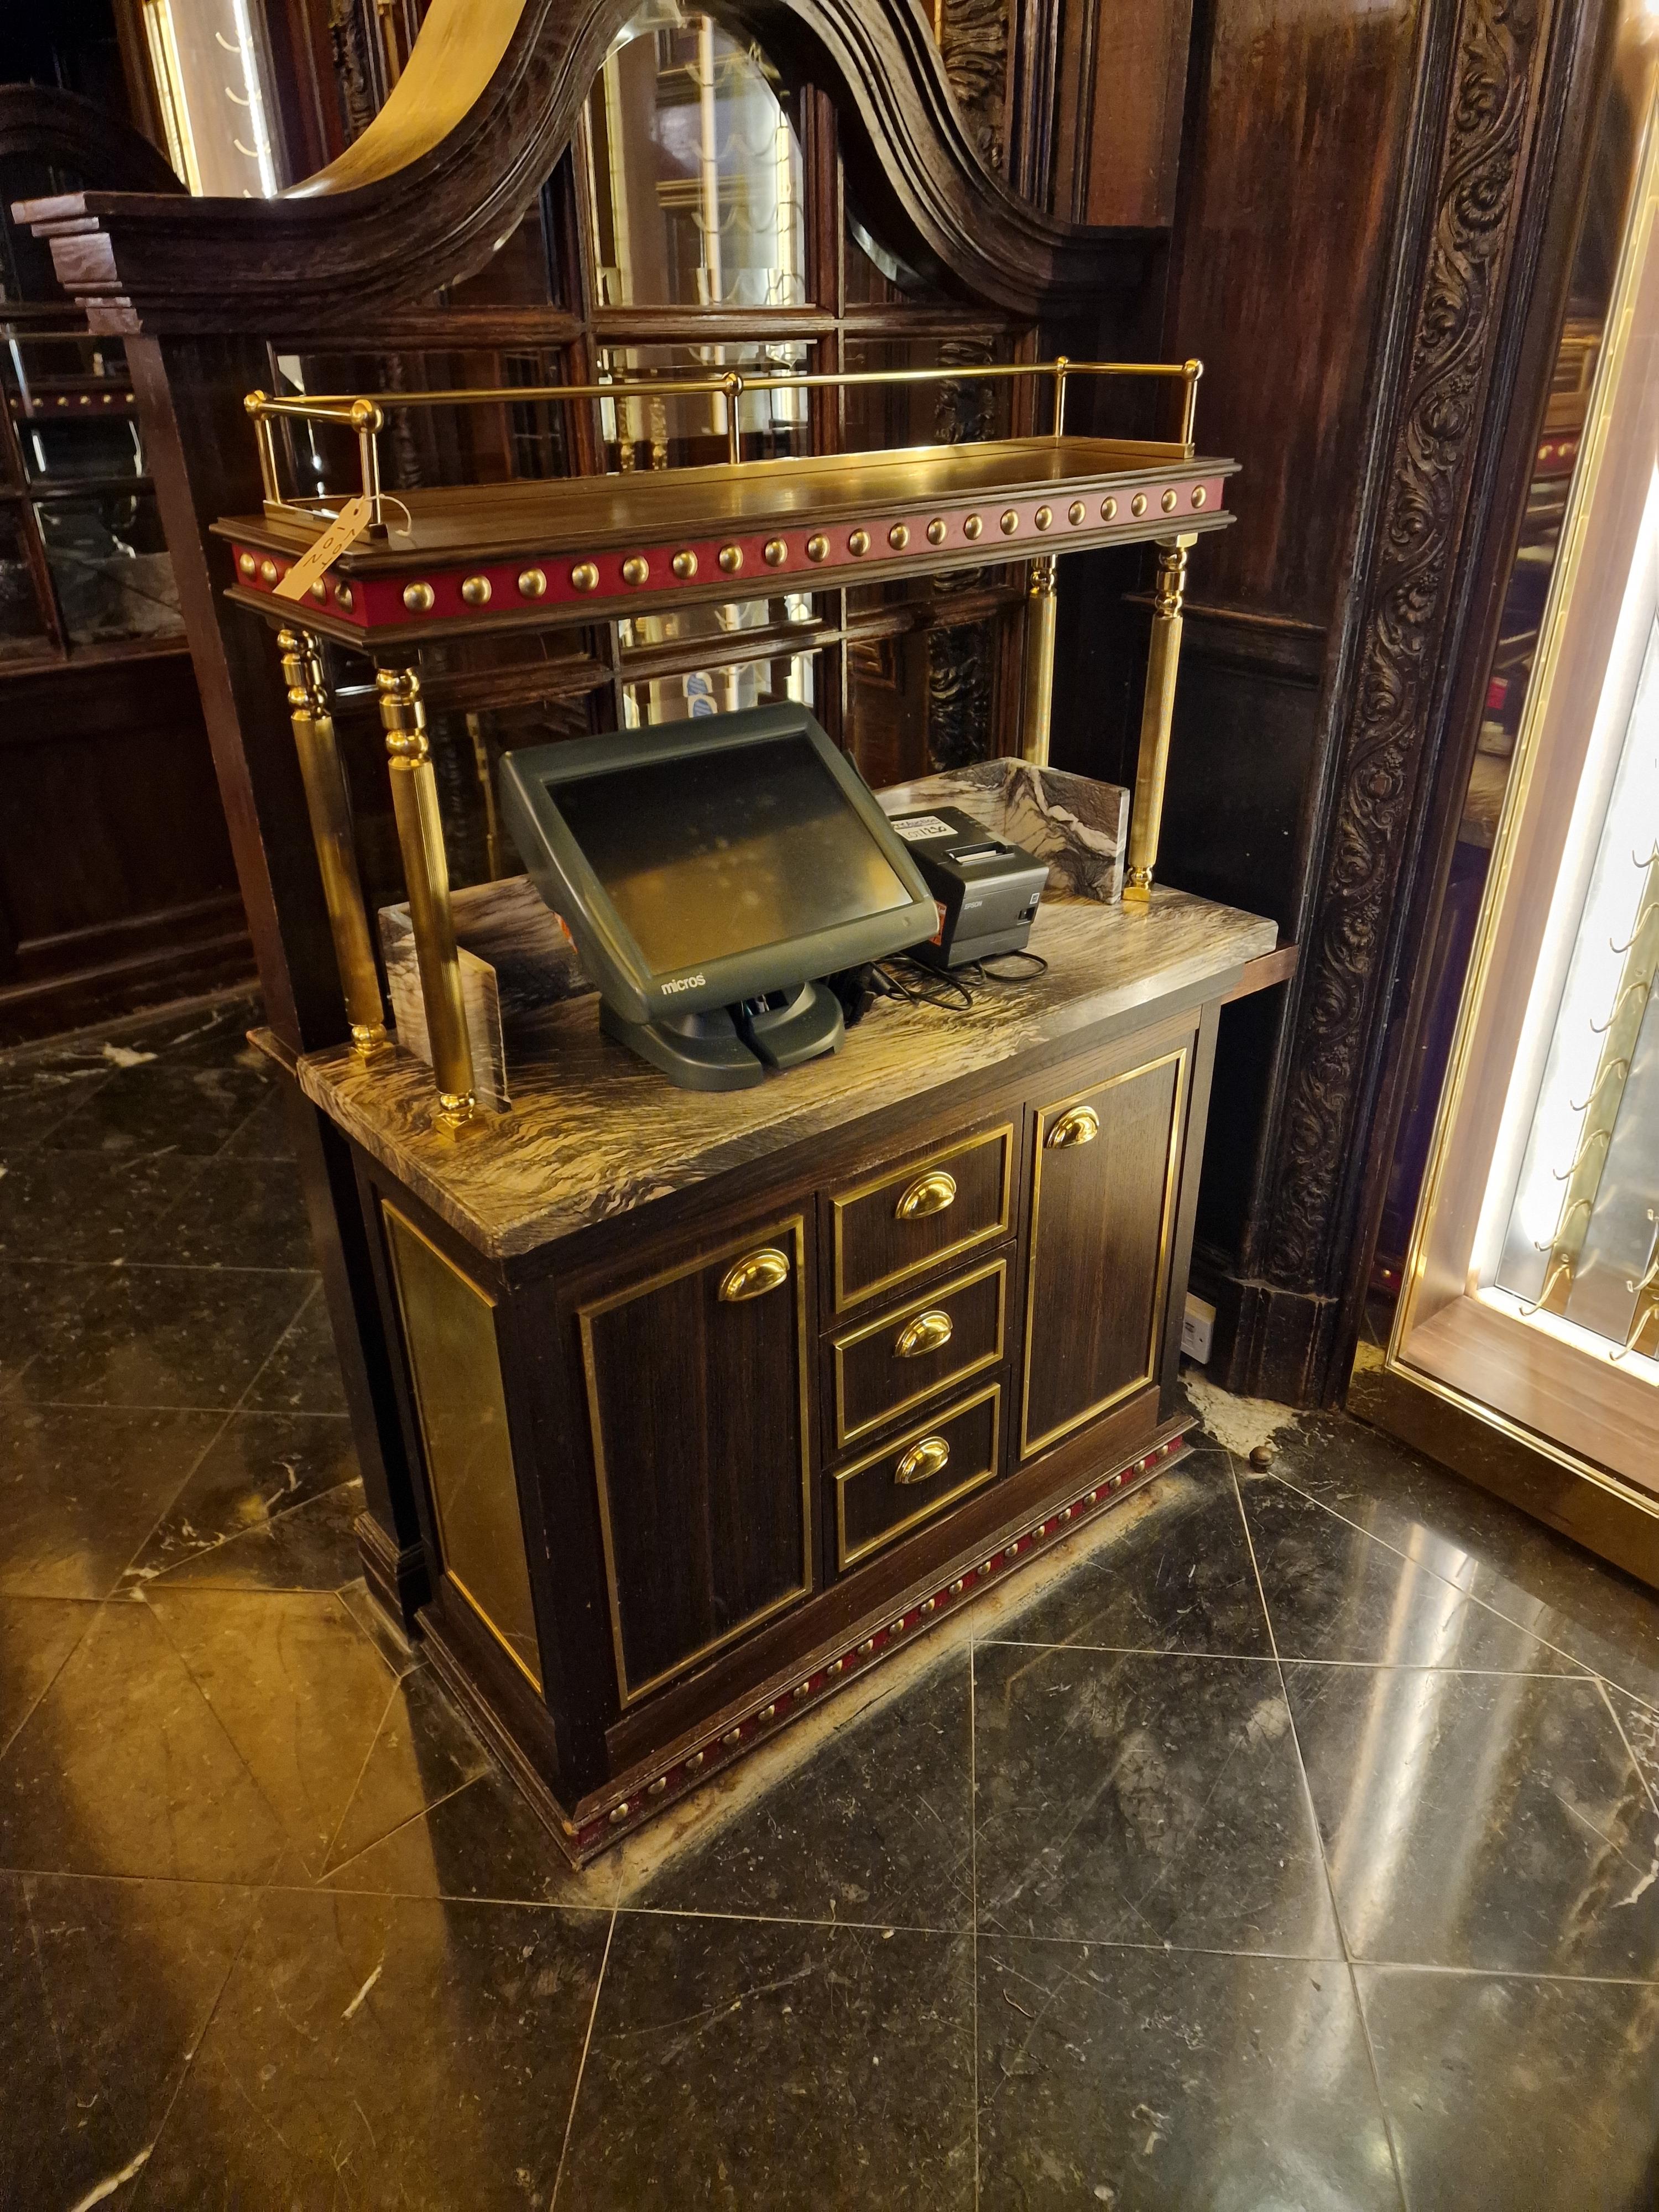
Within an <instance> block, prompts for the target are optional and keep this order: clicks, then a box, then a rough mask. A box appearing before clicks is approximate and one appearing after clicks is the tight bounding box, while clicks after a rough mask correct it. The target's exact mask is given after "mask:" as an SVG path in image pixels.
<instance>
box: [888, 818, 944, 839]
mask: <svg viewBox="0 0 1659 2212" xmlns="http://www.w3.org/2000/svg"><path fill="white" fill-rule="evenodd" d="M890 828H891V829H893V830H894V831H895V832H896V834H897V835H898V836H901V837H902V838H903V840H904V842H905V843H906V844H907V845H925V844H926V843H927V840H928V839H929V838H930V837H951V836H955V834H956V825H955V824H954V823H950V822H941V821H940V820H939V817H938V815H937V814H912V815H909V816H908V817H906V818H905V819H903V820H902V821H899V822H895V823H890Z"/></svg>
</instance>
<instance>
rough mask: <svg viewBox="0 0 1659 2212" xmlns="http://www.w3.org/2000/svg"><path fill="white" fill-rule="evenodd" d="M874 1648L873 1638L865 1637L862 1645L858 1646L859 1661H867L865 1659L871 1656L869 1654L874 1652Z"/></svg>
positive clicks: (874, 1640) (874, 1641)
mask: <svg viewBox="0 0 1659 2212" xmlns="http://www.w3.org/2000/svg"><path fill="white" fill-rule="evenodd" d="M875 1648H876V1639H875V1638H874V1637H873V1636H866V1638H865V1639H864V1641H863V1643H862V1644H860V1646H859V1657H860V1659H867V1658H868V1657H869V1656H870V1654H871V1653H872V1651H873V1650H875Z"/></svg>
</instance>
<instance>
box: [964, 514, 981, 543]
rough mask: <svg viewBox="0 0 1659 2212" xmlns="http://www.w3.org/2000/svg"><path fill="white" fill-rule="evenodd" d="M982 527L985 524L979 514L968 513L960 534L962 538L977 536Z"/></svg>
mask: <svg viewBox="0 0 1659 2212" xmlns="http://www.w3.org/2000/svg"><path fill="white" fill-rule="evenodd" d="M984 527H985V524H984V522H983V520H981V517H980V516H979V515H977V514H970V515H969V518H968V520H967V521H966V522H964V523H963V526H962V534H963V537H964V538H977V537H978V536H979V533H980V532H981V530H983V529H984Z"/></svg>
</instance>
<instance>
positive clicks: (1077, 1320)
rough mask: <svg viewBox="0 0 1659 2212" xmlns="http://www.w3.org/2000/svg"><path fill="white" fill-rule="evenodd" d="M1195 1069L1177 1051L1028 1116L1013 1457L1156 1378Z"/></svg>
mask: <svg viewBox="0 0 1659 2212" xmlns="http://www.w3.org/2000/svg"><path fill="white" fill-rule="evenodd" d="M1190 1059H1191V1050H1190V1047H1189V1046H1188V1045H1187V1044H1184V1043H1183V1044H1182V1045H1179V1046H1177V1047H1176V1048H1174V1049H1172V1050H1170V1051H1167V1052H1161V1053H1158V1054H1156V1055H1155V1056H1154V1057H1152V1058H1151V1059H1149V1060H1146V1061H1145V1062H1143V1063H1142V1064H1141V1065H1140V1066H1138V1067H1130V1068H1126V1069H1125V1070H1123V1071H1122V1072H1121V1073H1119V1074H1115V1075H1111V1076H1108V1077H1106V1078H1105V1079H1103V1080H1102V1081H1101V1082H1099V1083H1097V1084H1094V1085H1091V1087H1090V1088H1089V1089H1088V1090H1086V1091H1076V1092H1073V1094H1072V1095H1071V1096H1069V1097H1061V1098H1056V1099H1054V1100H1053V1101H1052V1102H1051V1103H1048V1104H1047V1105H1045V1106H1043V1107H1042V1108H1041V1109H1039V1111H1038V1113H1037V1117H1036V1146H1035V1147H1034V1149H1033V1152H1032V1165H1031V1213H1030V1220H1031V1249H1030V1264H1029V1266H1028V1267H1027V1269H1026V1279H1025V1377H1024V1393H1023V1402H1022V1407H1021V1420H1020V1455H1021V1457H1022V1458H1026V1457H1029V1456H1030V1454H1031V1453H1033V1452H1036V1451H1040V1450H1042V1449H1044V1448H1045V1447H1046V1446H1047V1445H1048V1444H1051V1443H1055V1442H1056V1441H1057V1440H1058V1439H1059V1438H1060V1437H1063V1436H1066V1434H1068V1433H1069V1432H1070V1431H1072V1430H1073V1429H1075V1428H1079V1427H1081V1425H1083V1423H1084V1422H1085V1421H1089V1420H1094V1419H1098V1418H1099V1416H1100V1415H1101V1414H1103V1413H1106V1412H1107V1411H1109V1408H1110V1407H1113V1406H1115V1405H1116V1404H1117V1403H1118V1401H1119V1400H1120V1399H1122V1398H1126V1397H1127V1396H1128V1395H1129V1394H1130V1393H1131V1392H1132V1391H1134V1390H1138V1389H1141V1388H1142V1387H1143V1386H1144V1385H1145V1384H1146V1383H1150V1382H1151V1381H1152V1378H1153V1376H1154V1375H1155V1374H1156V1372H1157V1369H1158V1346H1159V1344H1160V1342H1161V1340H1162V1336H1163V1323H1164V1302H1165V1300H1166V1298H1167V1297H1168V1294H1169V1285H1170V1255H1171V1250H1172V1248H1173V1244H1174V1239H1175V1217H1176V1193H1177V1190H1178V1188H1179V1183H1180V1171H1181V1151H1182V1133H1183V1130H1184V1127H1185V1122H1186V1105H1187V1086H1188V1079H1189V1066H1190Z"/></svg>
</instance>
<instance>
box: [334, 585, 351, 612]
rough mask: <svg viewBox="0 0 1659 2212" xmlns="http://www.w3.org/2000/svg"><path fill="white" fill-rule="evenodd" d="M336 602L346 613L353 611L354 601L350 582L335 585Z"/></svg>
mask: <svg viewBox="0 0 1659 2212" xmlns="http://www.w3.org/2000/svg"><path fill="white" fill-rule="evenodd" d="M334 603H335V605H337V607H339V608H341V609H342V610H343V612H345V613H346V614H349V613H350V612H351V609H352V605H353V601H352V596H351V586H350V585H349V584H337V585H336V586H334Z"/></svg>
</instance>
